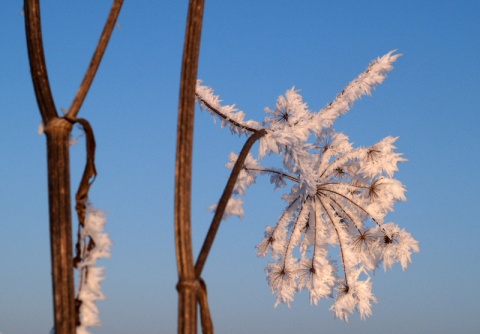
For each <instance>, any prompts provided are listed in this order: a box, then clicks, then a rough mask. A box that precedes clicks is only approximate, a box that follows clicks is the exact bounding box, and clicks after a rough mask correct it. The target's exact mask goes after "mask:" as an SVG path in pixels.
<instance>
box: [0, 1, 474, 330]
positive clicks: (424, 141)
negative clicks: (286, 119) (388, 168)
mask: <svg viewBox="0 0 480 334" xmlns="http://www.w3.org/2000/svg"><path fill="white" fill-rule="evenodd" d="M110 3H111V1H106V0H101V1H99V0H97V1H92V0H88V1H77V2H72V1H68V2H60V1H43V4H42V19H43V24H44V31H43V33H44V40H45V50H46V56H47V66H48V70H49V75H50V81H51V85H52V89H53V93H54V96H55V101H56V105H57V107H58V108H68V107H69V105H70V103H71V101H72V98H73V96H74V94H75V92H76V89H77V87H78V85H79V83H80V81H81V79H82V77H83V73H84V71H85V68H86V66H87V64H88V62H89V59H90V56H91V54H92V52H93V48H94V46H95V44H96V42H97V39H98V36H99V34H100V30H101V28H102V25H103V22H104V20H105V18H106V16H107V13H108V10H109V6H110ZM21 9H22V2H21V1H2V2H1V4H0V13H1V17H2V18H1V19H0V30H1V31H2V38H1V41H2V47H1V53H0V55H1V61H0V74H1V76H0V110H1V113H2V121H1V122H0V138H1V144H0V150H1V151H0V156H1V157H2V159H1V161H2V162H1V163H0V187H1V190H0V213H1V217H2V219H1V222H0V332H1V333H2V334H31V333H48V331H49V330H50V328H51V327H52V324H53V319H52V298H51V283H50V249H49V236H48V209H47V192H46V190H47V189H46V186H47V181H46V175H47V173H46V159H45V157H46V153H45V138H44V137H43V136H39V135H38V134H37V128H38V125H39V123H40V114H39V112H38V109H37V105H36V100H35V97H34V93H33V88H32V84H31V81H30V77H29V66H28V59H27V52H26V42H25V33H24V21H23V19H24V17H23V16H22V14H21ZM186 12H187V1H153V0H150V1H142V0H138V1H126V2H125V4H124V8H123V9H122V12H121V14H120V18H119V24H120V27H119V28H118V29H116V30H115V31H114V34H113V37H112V40H111V43H110V45H109V47H108V49H107V52H106V55H105V57H104V60H103V62H102V64H101V67H100V70H99V72H98V75H97V77H96V80H95V82H94V84H93V86H92V89H91V91H90V93H89V95H88V97H87V100H86V103H85V104H84V107H83V109H82V110H81V113H80V116H81V117H84V118H87V119H88V120H89V121H90V123H91V124H92V126H93V127H94V130H95V134H96V140H97V170H98V173H99V175H98V177H97V179H96V181H95V183H94V186H93V188H92V190H91V195H90V197H91V200H92V202H93V203H94V205H95V206H96V207H98V208H100V209H103V210H106V211H108V212H109V222H108V225H107V231H108V232H109V233H110V235H111V238H112V239H113V241H114V243H115V245H114V247H113V248H112V253H113V255H112V258H111V259H109V260H106V261H103V262H102V264H103V265H105V266H106V276H107V280H106V281H104V283H103V287H104V292H105V294H106V296H107V300H106V301H103V302H99V303H98V305H99V306H100V310H101V319H102V321H103V327H102V328H98V329H93V330H92V332H93V333H98V334H101V333H103V334H106V333H119V334H123V333H125V334H127V333H128V334H130V333H144V334H148V333H174V332H175V331H176V310H177V299H176V298H177V296H176V291H175V283H176V265H175V254H174V241H173V192H172V191H173V181H174V180H173V179H174V171H173V168H174V155H175V131H176V117H177V116H176V110H177V102H178V86H179V76H180V60H181V54H182V47H183V36H184V27H185V20H186ZM479 18H480V2H479V1H473V0H472V1H411V0H407V1H401V2H395V3H394V2H393V1H353V0H351V1H335V2H333V1H328V2H327V1H296V2H295V3H293V2H292V1H278V0H277V1H273V0H270V1H251V0H248V1H214V0H212V1H210V0H207V1H206V8H205V17H204V29H203V35H202V47H201V57H200V67H199V77H200V78H202V79H204V82H205V84H207V85H210V86H212V87H214V88H215V89H216V91H217V93H219V94H221V96H222V98H223V100H224V101H225V102H226V103H237V106H238V107H239V108H241V109H242V110H244V111H245V112H246V113H247V115H248V117H250V118H254V119H257V120H262V119H263V117H264V115H263V109H264V107H266V106H270V107H273V106H274V105H275V101H276V99H277V97H278V95H280V94H283V93H284V92H285V90H286V89H289V88H291V87H292V86H295V87H296V88H298V89H301V91H302V94H303V97H304V100H305V101H306V102H307V103H308V104H309V106H310V107H311V109H312V110H319V109H321V108H322V107H324V106H325V104H326V103H328V102H329V101H331V100H332V99H333V98H334V97H335V95H336V94H337V93H338V92H340V91H341V90H342V88H343V87H344V86H345V85H346V84H347V83H348V82H349V81H350V80H352V79H353V78H355V77H356V76H357V75H358V74H359V73H360V72H361V71H363V70H364V69H365V68H366V66H367V65H368V63H369V62H370V61H371V60H373V59H374V58H376V57H377V56H379V55H383V54H385V53H387V52H388V51H390V50H392V49H398V50H399V52H400V53H402V54H404V56H403V57H401V58H400V59H399V60H398V62H397V63H396V65H395V69H394V70H393V72H391V73H390V74H389V77H388V78H387V80H386V81H385V82H384V83H383V84H382V85H381V86H379V87H378V88H377V89H376V90H375V91H374V93H373V96H372V97H365V98H363V99H362V100H361V101H359V102H358V103H356V104H355V106H354V108H353V109H352V110H351V112H350V113H348V114H347V115H346V116H344V117H342V118H341V119H340V120H339V121H338V122H337V124H336V129H337V130H339V131H343V132H345V133H346V134H347V135H349V136H350V138H351V140H352V141H354V142H355V143H356V144H357V145H371V144H373V143H375V142H376V141H378V140H380V139H381V138H383V137H385V136H387V135H393V136H400V139H399V140H398V142H397V146H398V150H399V151H400V152H402V153H404V155H405V157H406V158H407V159H408V160H409V161H408V162H406V163H403V164H401V166H400V172H399V173H398V174H397V177H398V178H399V179H400V180H401V181H402V182H403V183H404V184H405V185H406V186H407V190H408V192H407V197H408V201H407V202H405V203H400V204H399V205H397V206H396V210H395V212H394V213H393V214H391V215H390V217H389V218H390V220H393V221H395V222H396V223H398V224H399V225H401V226H402V227H405V228H406V229H407V230H408V231H409V232H411V233H412V234H413V236H414V237H415V238H416V239H417V240H419V241H420V249H421V252H420V253H419V254H416V255H414V256H413V263H412V264H411V265H410V267H409V269H408V270H407V271H405V272H403V271H402V270H401V268H400V266H398V265H397V266H395V267H394V270H393V271H389V272H387V273H384V272H383V271H382V270H380V271H378V273H377V274H376V276H375V277H374V279H373V291H374V293H375V295H376V296H377V298H378V301H379V303H378V304H376V305H374V307H373V313H374V314H373V317H371V318H369V319H367V320H366V321H361V320H359V316H358V315H356V314H355V315H353V316H352V317H351V320H350V322H349V323H348V324H346V323H343V322H341V321H339V320H334V319H333V315H332V313H331V312H330V311H328V308H329V307H330V305H331V301H328V300H327V301H323V302H321V303H320V304H319V306H317V307H315V306H310V305H309V302H308V296H307V294H306V293H303V294H301V295H299V296H297V298H296V300H295V302H294V303H293V304H292V306H291V308H290V309H289V308H288V307H286V306H284V305H280V306H279V307H278V308H277V309H275V308H274V307H273V305H274V302H275V297H274V296H272V295H271V293H270V291H269V287H268V285H267V283H266V281H265V274H264V271H263V270H264V266H265V264H266V260H265V259H258V258H256V256H255V249H254V246H255V245H256V244H257V243H258V242H259V241H260V240H261V238H262V236H263V231H264V227H265V225H267V224H272V223H274V222H275V220H276V219H277V218H278V216H279V215H280V213H281V211H282V209H283V207H284V203H282V201H281V200H280V197H281V193H280V192H278V191H277V192H274V191H273V188H272V186H271V185H270V184H269V183H268V180H266V179H265V180H260V181H259V182H258V183H257V184H256V185H254V186H253V187H252V188H250V189H249V193H248V196H247V197H246V199H245V202H246V206H245V211H246V215H245V217H244V218H243V220H241V221H240V220H238V219H231V220H229V221H227V222H226V223H225V224H224V225H222V226H221V228H220V233H219V235H218V238H217V242H216V244H215V245H214V247H213V250H212V254H211V257H210V258H209V260H208V261H207V264H206V267H205V272H204V278H205V281H206V282H207V285H208V287H209V296H210V303H211V311H212V314H213V320H214V323H215V325H216V330H217V333H238V334H242V333H294V332H297V333H356V334H361V333H391V334H394V333H398V334H403V333H413V334H414V333H436V334H443V333H445V334H447V333H454V332H455V333H462V334H469V333H471V334H473V333H478V332H479V331H480V318H479V316H478V310H479V301H478V297H479V296H480V288H479V284H478V277H479V276H480V243H479V242H478V238H479V235H480V219H479V215H478V214H477V213H476V211H477V208H478V205H479V199H480V195H479V189H480V181H479V178H478V177H475V175H474V173H475V172H476V171H477V170H478V168H479V166H480V148H479V147H480V146H479V145H480V131H479V130H478V127H479V125H480V107H479V106H480V94H479V88H480V65H479V62H478V58H479V54H480V19H479ZM195 121H196V128H195V153H194V179H193V224H194V227H193V229H194V234H195V237H194V243H195V250H196V251H198V249H199V248H200V246H201V243H202V240H203V235H204V233H205V231H206V229H207V227H208V224H209V222H210V219H211V214H210V213H209V212H208V211H207V210H206V208H207V207H208V206H210V205H211V204H212V203H215V202H216V201H217V200H218V197H219V196H220V192H221V190H222V189H223V186H224V183H225V181H226V178H227V175H228V171H227V170H226V169H225V167H224V164H225V163H226V161H227V155H228V153H229V152H230V151H232V150H233V151H237V152H238V150H239V148H240V147H241V145H242V144H243V142H244V140H245V139H244V138H238V137H235V136H232V135H231V134H230V133H229V131H228V130H227V129H223V130H222V129H220V127H219V126H218V125H214V124H213V122H212V120H211V118H210V116H209V115H207V114H206V113H204V112H200V111H199V112H198V113H197V114H196V120H195ZM77 133H80V132H79V131H77ZM71 152H72V162H71V163H72V185H73V186H75V187H76V184H77V183H78V180H79V178H80V175H81V173H82V168H83V164H84V142H83V140H81V141H80V142H79V144H77V145H76V146H74V147H72V150H71Z"/></svg>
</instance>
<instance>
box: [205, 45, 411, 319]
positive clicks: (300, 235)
mask: <svg viewBox="0 0 480 334" xmlns="http://www.w3.org/2000/svg"><path fill="white" fill-rule="evenodd" d="M399 56H400V55H399V54H394V51H392V52H389V53H388V54H386V55H384V56H383V57H380V58H378V59H376V60H375V61H373V62H372V63H371V64H370V65H369V66H368V67H367V69H366V71H365V72H363V73H362V74H360V75H359V76H358V77H357V78H356V79H355V80H353V81H352V82H351V83H349V84H348V85H347V86H346V87H345V89H344V90H343V91H342V92H341V93H340V94H338V95H337V97H336V98H335V100H334V101H333V102H331V103H329V104H328V105H327V106H326V107H325V108H323V109H322V110H320V111H319V112H317V113H314V112H311V111H310V110H309V109H308V106H307V104H306V103H304V102H303V100H302V97H301V95H300V94H299V92H298V90H295V89H294V88H292V89H290V90H287V91H286V93H285V95H284V96H280V97H279V98H278V101H277V103H276V105H275V108H274V109H269V108H266V109H265V111H266V112H267V114H268V115H267V116H266V117H265V119H264V121H263V125H262V126H263V129H265V130H266V131H267V134H266V135H265V136H263V137H262V138H261V139H260V147H259V158H258V160H256V159H254V158H253V156H251V155H249V157H248V159H247V161H246V162H245V163H244V166H243V170H242V172H241V173H240V176H239V178H238V180H237V182H236V185H235V192H234V194H235V195H236V196H238V195H244V194H245V192H246V189H247V188H248V187H249V186H250V185H251V184H253V183H255V180H256V177H257V175H259V174H268V175H270V177H271V179H270V180H271V182H272V183H273V184H274V185H275V187H276V188H278V187H284V186H286V185H287V184H292V187H291V189H290V192H289V193H288V194H285V195H284V199H285V201H286V202H287V207H286V208H285V210H284V211H283V213H282V214H281V215H280V218H279V219H278V221H277V222H276V224H274V225H273V226H268V227H267V228H266V231H265V237H264V239H263V240H262V241H261V242H260V243H259V244H258V245H257V255H258V256H266V255H267V254H268V253H270V254H271V255H272V257H273V262H271V263H269V264H268V265H267V267H266V274H267V280H268V283H269V285H270V288H271V290H272V292H273V293H274V294H276V296H277V301H276V304H275V305H278V304H279V303H286V304H290V303H291V302H292V301H293V300H294V295H295V293H297V292H299V291H301V290H307V291H308V292H309V294H310V301H311V303H313V304H317V303H318V301H319V300H320V299H322V298H324V297H331V298H334V303H333V305H332V307H331V308H330V309H331V310H332V311H333V313H334V314H335V316H336V317H338V318H340V319H343V320H345V321H346V320H348V316H349V314H351V313H352V312H353V311H355V310H357V311H358V312H359V313H360V316H361V317H362V319H363V318H365V317H367V316H370V315H371V314H372V309H371V305H372V303H375V302H376V298H375V296H374V295H373V294H372V283H371V276H372V274H373V273H374V272H375V270H376V269H377V268H378V267H379V265H380V264H381V263H383V267H384V270H386V269H387V268H391V267H392V265H393V264H394V263H396V262H399V263H400V264H401V266H402V268H403V269H406V268H407V266H408V264H409V263H410V262H411V255H412V253H413V252H418V251H419V247H418V242H417V241H416V240H415V239H413V237H412V236H411V235H410V233H408V232H406V231H405V230H404V229H401V228H400V227H398V226H397V225H396V224H394V223H392V222H389V223H384V219H385V217H386V215H387V214H388V213H389V212H391V211H393V207H394V204H395V202H397V201H404V200H406V197H405V187H404V186H403V184H402V183H401V182H400V181H398V180H396V179H395V178H394V174H395V172H397V171H398V163H400V162H403V161H406V159H404V158H403V157H402V155H401V154H399V153H396V151H395V149H396V147H395V146H394V143H395V142H396V140H397V139H398V137H391V136H389V137H386V138H384V139H382V140H380V141H379V142H378V143H376V144H374V145H372V146H370V147H354V146H353V145H352V143H351V142H350V140H349V138H348V137H347V136H346V135H345V134H343V133H338V132H336V131H335V130H334V129H333V128H332V125H333V123H334V121H335V120H336V119H337V118H338V117H339V116H341V115H343V114H345V113H346V112H347V111H348V110H349V109H350V108H351V106H352V105H353V103H354V101H355V100H357V99H359V98H360V97H361V96H363V95H369V94H370V93H371V90H372V88H374V87H375V86H376V85H377V84H380V83H382V82H383V80H384V79H385V77H386V73H387V72H388V71H390V70H391V69H392V68H393V66H392V64H393V62H395V61H396V60H397V58H398V57H399ZM197 98H198V99H199V102H200V103H201V104H202V105H204V106H205V107H206V108H207V109H209V110H210V111H211V112H213V113H214V114H215V115H216V116H218V117H220V118H221V119H222V122H223V125H228V126H230V128H231V129H232V131H233V132H236V133H239V134H241V133H248V131H249V130H248V126H247V122H244V121H243V113H242V114H241V117H240V116H236V113H235V112H233V110H234V108H233V107H228V108H227V107H222V106H221V105H220V100H219V98H218V97H217V96H214V95H213V91H212V90H211V89H210V88H208V87H204V86H200V84H199V86H197ZM205 101H207V102H205ZM212 110H213V111H212ZM235 117H236V118H235ZM248 124H249V126H250V125H252V124H255V125H254V126H255V129H260V128H261V127H259V125H258V123H254V122H253V121H249V122H248ZM250 129H253V128H250ZM272 153H274V154H278V155H281V156H282V157H283V165H282V167H281V168H271V167H264V166H262V165H261V164H260V162H259V160H261V159H262V158H263V157H264V156H265V155H266V154H272ZM236 159H237V157H236V155H235V154H233V153H232V154H231V155H230V163H229V164H227V167H230V168H231V167H232V166H233V164H234V163H235V161H236ZM233 204H235V205H233ZM231 207H232V209H231V210H227V213H226V215H231V214H234V213H235V212H241V213H242V214H243V209H241V202H239V201H238V199H236V198H234V199H232V205H231ZM332 249H337V250H338V261H335V260H334V259H332V257H331V256H330V250H332ZM295 250H297V251H295ZM334 256H335V255H334Z"/></svg>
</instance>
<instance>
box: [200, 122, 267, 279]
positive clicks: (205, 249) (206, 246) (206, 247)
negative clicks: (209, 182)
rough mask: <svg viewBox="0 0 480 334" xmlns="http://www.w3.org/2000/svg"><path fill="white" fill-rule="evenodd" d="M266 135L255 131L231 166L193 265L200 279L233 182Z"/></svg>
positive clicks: (262, 131)
mask: <svg viewBox="0 0 480 334" xmlns="http://www.w3.org/2000/svg"><path fill="white" fill-rule="evenodd" d="M266 134H267V130H265V129H262V130H259V131H255V132H254V133H253V134H252V135H251V136H250V137H249V138H248V139H247V141H246V143H245V145H244V146H243V148H242V150H241V152H240V155H239V156H238V158H237V161H236V162H235V165H234V166H233V169H232V172H231V174H230V177H229V179H228V181H227V185H226V186H225V189H224V190H223V194H222V197H220V201H219V202H218V205H217V209H216V210H215V214H214V216H213V219H212V223H211V224H210V228H209V230H208V233H207V236H206V237H205V241H204V242H203V246H202V249H201V250H200V254H199V255H198V258H197V262H196V263H195V272H196V276H197V277H200V275H201V274H202V270H203V267H204V265H205V262H206V260H207V257H208V254H209V252H210V249H211V248H212V245H213V241H214V240H215V236H216V234H217V231H218V228H219V227H220V223H221V221H222V218H223V214H224V213H225V209H226V208H227V203H228V200H229V199H230V197H231V196H232V193H233V189H234V187H235V182H237V178H238V175H239V174H240V171H241V170H242V168H243V165H244V163H245V159H246V158H247V155H248V152H250V149H251V148H252V146H253V144H254V143H255V142H256V141H257V140H258V139H260V138H261V137H263V136H264V135H266Z"/></svg>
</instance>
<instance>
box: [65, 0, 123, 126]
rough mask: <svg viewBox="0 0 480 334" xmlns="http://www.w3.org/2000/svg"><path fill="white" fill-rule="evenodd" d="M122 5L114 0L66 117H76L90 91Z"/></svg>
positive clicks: (120, 0) (121, 2) (121, 1)
mask: <svg viewBox="0 0 480 334" xmlns="http://www.w3.org/2000/svg"><path fill="white" fill-rule="evenodd" d="M122 5H123V0H115V1H114V2H113V4H112V8H111V9H110V14H109V15H108V19H107V22H106V23H105V26H104V28H103V32H102V35H101V36H100V40H99V41H98V44H97V48H96V50H95V52H94V54H93V57H92V60H91V61H90V65H89V66H88V69H87V71H86V73H85V76H84V78H83V81H82V84H81V85H80V87H79V88H78V91H77V95H76V96H75V98H74V100H73V102H72V105H71V106H70V109H69V111H68V114H67V115H68V117H72V118H73V117H76V116H77V114H78V112H79V110H80V108H81V106H82V104H83V101H85V97H86V96H87V93H88V91H89V90H90V86H91V85H92V82H93V79H94V77H95V74H96V73H97V70H98V67H99V66H100V62H101V61H102V57H103V55H104V53H105V50H106V48H107V45H108V42H109V41H110V37H111V35H112V31H113V29H114V28H115V23H116V22H117V18H118V15H119V13H120V9H121V8H122Z"/></svg>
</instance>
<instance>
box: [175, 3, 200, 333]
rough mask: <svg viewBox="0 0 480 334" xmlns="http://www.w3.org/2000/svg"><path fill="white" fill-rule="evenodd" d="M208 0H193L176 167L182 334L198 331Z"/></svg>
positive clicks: (176, 242)
mask: <svg viewBox="0 0 480 334" xmlns="http://www.w3.org/2000/svg"><path fill="white" fill-rule="evenodd" d="M203 8H204V0H191V1H190V4H189V8H188V18H187V28H186V33H185V43H184V50H183V60H182V74H181V83H180V101H179V108H178V128H177V156H176V167H175V247H176V255H177V268H178V278H179V280H178V284H177V290H178V298H179V302H178V333H181V334H196V333H197V293H198V291H199V283H198V280H197V279H196V276H195V268H194V263H193V250H192V230H191V212H190V208H191V177H192V149H193V124H194V111H195V85H196V80H197V69H198V58H199V53H200V37H201V31H202V20H203Z"/></svg>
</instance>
